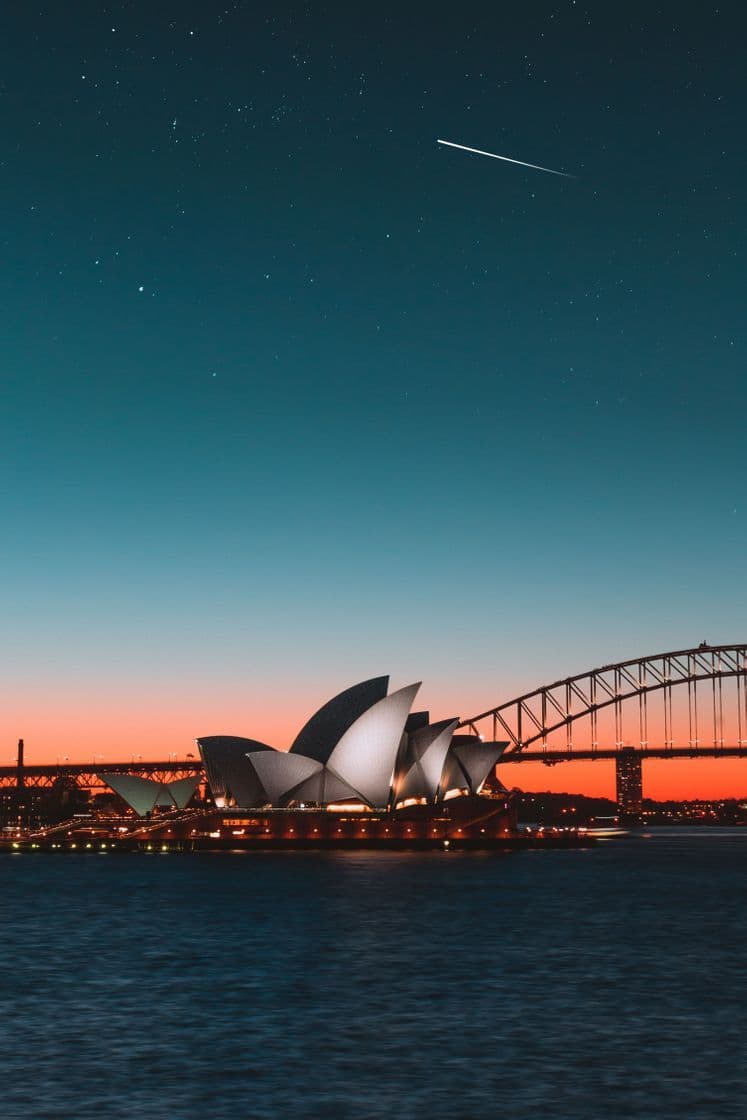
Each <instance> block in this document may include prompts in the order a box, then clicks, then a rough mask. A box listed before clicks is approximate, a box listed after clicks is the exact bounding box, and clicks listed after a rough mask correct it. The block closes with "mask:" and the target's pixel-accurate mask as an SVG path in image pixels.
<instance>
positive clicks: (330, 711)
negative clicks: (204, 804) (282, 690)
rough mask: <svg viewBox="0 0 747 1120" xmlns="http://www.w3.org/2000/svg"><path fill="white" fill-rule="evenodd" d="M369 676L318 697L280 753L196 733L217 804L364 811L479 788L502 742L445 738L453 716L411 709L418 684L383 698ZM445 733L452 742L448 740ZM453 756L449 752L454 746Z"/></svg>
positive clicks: (381, 687) (383, 685)
mask: <svg viewBox="0 0 747 1120" xmlns="http://www.w3.org/2000/svg"><path fill="white" fill-rule="evenodd" d="M388 684H389V678H388V677H386V676H383V677H372V678H371V679H370V680H367V681H362V682H361V683H360V684H357V685H353V686H352V687H350V688H347V689H345V690H344V691H343V692H341V693H339V694H338V695H337V696H335V697H333V699H332V700H329V701H328V702H327V703H326V704H324V705H323V706H322V707H321V708H320V709H319V710H318V711H317V712H316V713H315V714H314V715H313V716H312V717H311V719H310V720H308V722H307V723H306V724H305V725H304V727H303V728H302V729H301V731H300V732H299V734H298V735H297V736H296V738H295V740H294V741H293V744H292V746H291V748H290V750H288V751H280V750H276V749H275V748H273V747H271V746H268V744H267V743H261V742H258V741H257V740H255V739H247V738H243V737H241V736H235V735H210V736H206V737H203V738H199V739H197V745H198V747H199V750H200V754H201V756H202V758H203V761H204V763H205V769H206V772H207V777H208V781H209V783H210V787H211V790H212V793H213V797H214V798H215V801H216V804H218V805H236V806H237V807H240V808H258V807H261V806H270V807H276V808H282V807H286V806H290V805H293V804H298V805H303V804H307V803H310V804H315V805H322V806H323V805H329V804H332V803H337V802H348V801H353V802H356V803H358V804H360V803H363V804H364V805H366V806H368V807H369V808H372V809H387V808H393V807H394V806H396V805H397V804H398V803H401V802H403V801H407V800H421V801H422V800H425V801H427V802H430V803H435V802H436V801H438V800H440V799H442V798H443V797H444V796H446V795H448V794H452V795H454V794H456V793H459V792H469V793H477V792H478V791H479V789H480V788H481V787H482V785H483V783H484V781H485V779H486V777H487V775H488V773H489V772H490V769H491V767H492V766H494V765H495V762H496V761H497V759H498V757H499V756H500V754H501V753H502V750H503V748H504V746H505V744H487V743H481V742H480V741H479V740H477V739H475V738H474V736H457V737H456V738H455V739H453V736H454V731H455V729H456V727H457V726H458V720H456V719H448V720H442V721H440V722H438V723H433V724H431V723H429V713H428V712H413V713H411V711H410V709H411V707H412V703H413V701H414V699H415V696H416V695H417V692H418V690H419V688H420V684H419V683H417V684H411V685H408V686H407V687H405V688H401V689H398V690H397V691H395V692H392V693H390V694H389V695H387V688H388ZM452 740H453V741H452ZM457 743H458V753H454V752H455V750H457Z"/></svg>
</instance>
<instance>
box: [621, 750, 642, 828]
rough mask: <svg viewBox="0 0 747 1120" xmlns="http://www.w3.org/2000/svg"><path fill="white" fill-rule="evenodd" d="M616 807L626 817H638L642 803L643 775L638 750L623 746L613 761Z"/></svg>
mask: <svg viewBox="0 0 747 1120" xmlns="http://www.w3.org/2000/svg"><path fill="white" fill-rule="evenodd" d="M615 779H616V792H617V807H618V809H619V810H620V813H621V814H622V815H623V816H626V817H638V816H640V813H641V808H642V804H643V776H642V760H641V754H640V751H637V750H636V749H635V748H634V747H623V748H622V750H620V751H619V752H618V755H617V760H616V763H615Z"/></svg>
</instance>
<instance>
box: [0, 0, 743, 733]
mask: <svg viewBox="0 0 747 1120" xmlns="http://www.w3.org/2000/svg"><path fill="white" fill-rule="evenodd" d="M743 31H744V22H743V16H742V13H741V11H740V9H739V6H738V5H736V4H727V5H722V6H720V7H719V8H718V9H714V8H711V7H707V6H705V5H697V6H696V5H692V6H684V5H680V4H666V5H663V6H659V8H657V9H656V10H652V8H651V6H650V5H647V4H645V5H644V4H633V5H623V6H614V7H613V6H611V5H602V4H594V5H585V4H581V3H578V4H574V3H565V4H544V3H531V2H530V3H527V4H524V5H521V6H519V7H518V8H516V7H515V6H513V5H512V6H508V5H505V6H504V5H500V6H499V5H494V4H488V3H479V4H478V3H471V4H470V3H466V4H461V5H458V6H456V7H455V8H453V9H452V10H450V11H445V12H441V9H440V8H437V7H434V6H433V5H420V4H418V5H414V4H407V3H404V4H397V5H384V6H383V7H377V8H371V7H368V8H366V7H365V6H364V8H363V9H361V8H360V6H357V5H347V4H346V5H343V4H339V5H337V4H333V5H330V4H327V5H317V4H313V5H285V4H279V3H273V4H260V3H253V4H249V3H234V4H231V5H227V6H225V8H220V7H218V6H213V5H206V4H191V3H183V2H182V3H178V4H176V3H174V4H168V3H158V4H149V3H145V2H144V0H135V2H133V3H127V4H124V5H120V4H111V5H99V4H93V3H80V4H76V5H75V6H74V12H73V9H71V7H70V6H69V5H61V4H58V5H53V6H47V5H36V6H34V10H31V8H30V6H25V5H24V6H21V5H13V6H12V7H9V8H6V9H5V10H4V11H3V13H2V14H1V15H0V44H2V45H1V46H0V52H1V53H0V58H1V59H2V68H1V73H0V80H1V81H0V115H1V117H2V136H3V142H2V158H1V159H0V192H1V194H0V206H1V209H2V214H3V218H4V221H3V225H2V269H1V270H0V277H1V283H2V292H1V295H2V338H3V343H2V398H1V400H0V448H1V451H0V462H1V463H2V474H1V475H0V480H1V483H2V495H3V499H2V501H3V528H4V532H3V538H2V541H3V543H2V571H3V576H2V585H3V598H4V600H5V606H4V609H3V613H4V616H5V624H6V625H5V628H4V630H5V639H4V643H3V644H4V649H3V661H4V666H3V681H4V691H6V692H7V696H6V702H5V709H4V710H5V713H6V719H5V722H6V723H7V726H5V724H4V726H5V730H4V736H5V739H7V740H8V741H12V740H13V738H14V737H15V736H17V735H18V734H22V733H23V728H22V727H19V724H21V723H22V724H23V726H25V727H27V728H29V727H30V728H32V729H37V724H36V723H35V721H36V720H37V719H38V710H39V706H40V705H42V706H43V707H44V708H45V711H46V718H47V724H45V727H47V730H44V731H43V730H42V725H41V724H39V725H38V729H37V731H36V737H37V742H38V743H39V745H40V748H41V742H42V740H43V741H44V745H45V746H46V747H50V748H51V745H52V742H53V739H54V734H55V728H56V727H58V726H59V725H60V724H61V722H62V721H63V720H68V721H69V720H70V719H71V718H72V717H73V716H75V718H76V719H78V720H80V719H81V718H82V713H83V712H84V711H87V710H89V708H90V704H91V702H92V701H91V697H92V694H93V695H95V697H96V698H97V700H96V703H97V704H98V705H99V708H97V711H99V710H100V719H98V717H97V719H98V722H96V721H93V722H92V723H91V724H90V726H89V732H88V735H89V739H90V740H91V741H93V738H95V736H96V735H98V736H99V739H100V740H101V736H102V735H103V734H104V732H102V730H101V729H102V728H104V727H106V726H108V727H109V729H110V730H109V731H107V732H106V734H108V735H109V740H107V743H108V742H109V741H112V742H114V743H115V745H116V742H122V736H123V735H124V732H123V731H122V730H121V727H122V719H121V714H122V713H123V712H127V713H129V714H128V716H127V719H128V720H129V721H130V722H129V723H128V724H127V727H128V734H132V735H140V734H147V731H146V727H147V726H148V725H149V721H152V715H153V711H155V710H156V707H158V704H159V698H160V700H161V704H160V707H158V710H159V712H163V711H165V712H166V713H167V715H169V714H170V715H171V716H173V713H175V712H179V713H181V718H182V723H181V724H179V726H178V735H179V736H180V738H179V743H181V742H182V740H183V738H184V734H185V733H186V728H187V727H190V728H192V724H193V723H195V724H196V723H197V722H199V720H203V721H208V723H209V725H208V726H207V727H206V726H203V725H202V724H200V725H199V726H197V725H195V726H194V727H193V728H192V730H191V731H189V735H191V734H200V733H202V734H204V733H206V732H208V731H211V730H219V729H228V730H235V731H237V732H243V733H246V734H255V733H258V731H261V727H260V728H259V729H258V727H257V724H256V720H257V718H258V717H257V712H258V710H259V709H260V708H262V707H263V705H265V704H271V706H273V707H274V706H275V704H276V699H277V697H282V696H284V695H285V697H286V698H285V700H284V702H283V703H284V706H283V707H282V712H283V713H284V714H282V715H278V713H277V709H276V710H275V714H274V716H273V718H274V719H275V721H276V723H277V724H278V726H280V725H281V724H282V728H283V734H284V733H285V724H286V722H287V724H288V738H290V734H291V731H292V727H293V726H295V725H296V724H297V723H300V720H301V718H302V716H303V714H304V712H305V710H306V707H307V699H308V698H309V697H313V698H314V699H316V698H319V699H321V698H324V696H325V695H326V694H327V693H328V692H333V691H335V690H336V688H337V687H338V686H339V687H343V686H344V685H345V684H348V683H351V682H352V681H353V680H355V679H358V678H360V677H363V676H367V675H373V674H376V673H380V672H387V671H389V672H391V673H392V675H393V677H394V680H395V683H396V684H404V683H407V682H408V681H409V680H410V679H420V678H424V679H425V681H426V684H425V686H424V689H423V693H422V695H423V699H424V700H425V701H426V702H427V703H430V704H431V706H432V707H433V708H434V709H435V710H436V711H437V712H438V714H439V715H450V714H451V709H452V708H453V709H454V710H455V711H459V712H461V714H462V715H468V714H471V710H472V708H479V709H482V708H484V707H487V706H489V705H490V704H492V703H495V702H497V701H498V700H499V699H503V698H507V697H508V696H510V695H511V694H512V693H513V692H515V691H518V690H521V689H523V688H526V687H532V686H534V685H535V684H539V683H541V682H542V681H543V680H544V679H545V678H556V677H558V676H561V675H564V674H565V673H567V672H571V671H574V670H581V669H584V668H587V667H588V666H589V665H591V664H593V663H601V662H605V661H609V660H615V659H617V658H621V657H624V656H634V655H636V654H643V653H647V652H653V651H654V650H655V649H665V648H676V647H677V646H681V645H689V644H692V643H697V642H698V641H700V640H701V639H702V638H704V637H705V638H708V639H709V640H711V641H735V640H741V639H743V638H744V627H745V622H747V617H746V615H747V612H746V611H745V604H744V594H743V587H744V575H743V573H744V550H745V545H746V544H747V532H746V530H745V526H746V524H747V522H746V520H745V507H744V502H743V491H744V484H745V466H744V462H745V459H744V448H743V427H744V410H745V403H746V402H745V397H746V393H745V388H744V378H743V371H744V365H745V361H744V359H745V344H744V328H743V318H744V317H743V299H744V294H743V293H744V286H745V285H744V253H745V236H744V182H745V153H744V124H743V122H744V114H745V93H744V77H743V65H742V62H743V60H742V52H741V49H740V48H739V46H738V44H739V43H740V42H741V40H742V35H743ZM438 137H442V138H446V139H449V140H452V141H456V142H459V143H463V144H467V145H471V146H474V147H478V148H485V149H488V150H490V151H495V152H499V153H502V154H505V155H508V156H512V157H515V158H518V159H522V160H527V161H530V162H533V163H539V164H543V165H545V166H548V167H552V168H561V169H564V170H566V171H568V172H571V173H572V174H573V175H575V176H576V178H574V179H561V178H558V177H556V176H551V175H545V174H542V173H540V172H535V171H529V170H527V169H524V168H520V167H515V166H511V165H508V164H503V163H500V162H497V161H493V160H487V159H484V158H480V157H477V156H472V155H469V154H467V153H463V152H457V151H453V150H447V149H444V148H440V147H438V145H437V144H436V139H437V138H438ZM286 679H287V680H288V681H289V684H288V685H286V684H285V683H284V681H285V680H286ZM296 695H298V697H299V699H298V701H297V700H296V699H295V697H296ZM145 696H150V697H151V701H148V703H152V705H153V707H152V708H148V704H147V703H146V701H145V700H144V699H143V698H144V697H145ZM270 697H272V698H273V699H272V701H270ZM63 698H64V703H63ZM221 705H223V707H221ZM442 705H446V706H447V707H448V708H449V710H448V711H441V707H442ZM297 709H298V711H297ZM224 711H230V712H231V713H232V718H233V719H234V721H235V719H237V718H239V716H240V715H241V713H245V718H246V725H245V726H239V727H237V726H235V725H234V726H232V727H231V728H223V724H224V723H225V722H226V721H225V720H224V718H223V714H222V713H223V712H224ZM107 712H108V713H110V715H109V716H108V717H107ZM297 717H298V718H297ZM107 718H108V719H109V721H110V722H109V724H108V725H107ZM242 718H243V717H242ZM262 718H265V716H263V717H262ZM210 721H212V722H210ZM283 721H285V722H283ZM94 724H95V727H94ZM250 724H251V726H250ZM47 725H48V726H47ZM218 725H220V726H218ZM169 726H173V727H176V724H174V723H173V720H172V724H170V725H169ZM96 728H98V730H96ZM30 734H31V733H30V731H28V730H27V735H29V736H30ZM174 734H176V731H175V732H174ZM118 736H119V738H117V737H118ZM260 737H262V736H261V735H260ZM280 737H281V739H282V735H281V736H280ZM84 738H85V736H84ZM88 741H89V740H88V739H86V742H88Z"/></svg>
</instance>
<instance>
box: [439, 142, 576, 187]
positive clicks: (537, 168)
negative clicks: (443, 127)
mask: <svg viewBox="0 0 747 1120" xmlns="http://www.w3.org/2000/svg"><path fill="white" fill-rule="evenodd" d="M436 143H437V144H445V145H446V147H447V148H459V149H460V151H462V152H473V153H474V155H476V156H489V157H490V158H491V159H502V160H504V162H505V163H518V165H519V167H531V169H532V171H546V172H547V173H548V175H562V177H563V178H564V179H575V178H576V176H575V175H569V174H568V172H567V171H553V169H552V167H540V166H539V164H538V163H525V162H524V160H523V159H511V157H510V156H498V155H496V154H495V152H483V151H482V150H481V149H480V148H468V147H467V145H466V144H454V143H452V141H451V140H437V141H436Z"/></svg>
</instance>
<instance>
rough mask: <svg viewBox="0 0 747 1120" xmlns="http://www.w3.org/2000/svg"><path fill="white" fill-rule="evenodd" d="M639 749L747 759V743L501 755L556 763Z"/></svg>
mask: <svg viewBox="0 0 747 1120" xmlns="http://www.w3.org/2000/svg"><path fill="white" fill-rule="evenodd" d="M629 750H632V751H635V753H636V754H637V755H640V757H641V758H747V743H743V744H742V745H741V746H737V747H734V746H728V747H727V746H723V747H722V746H719V745H717V746H713V745H710V746H694V745H693V746H687V747H640V746H639V747H636V746H633V745H632V744H631V745H627V744H626V745H625V746H624V747H597V748H591V747H587V748H584V749H574V748H573V747H562V748H560V747H547V749H546V750H536V749H535V750H523V751H520V750H512V751H507V752H506V753H505V754H504V755H503V756H502V758H501V760H500V762H499V764H498V765H499V766H503V765H504V764H505V763H509V762H544V763H546V765H548V766H554V765H555V764H556V763H558V762H574V761H576V762H597V761H602V760H604V759H607V760H609V761H613V762H614V760H615V759H616V758H618V757H619V755H620V754H621V753H622V752H623V751H629Z"/></svg>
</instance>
